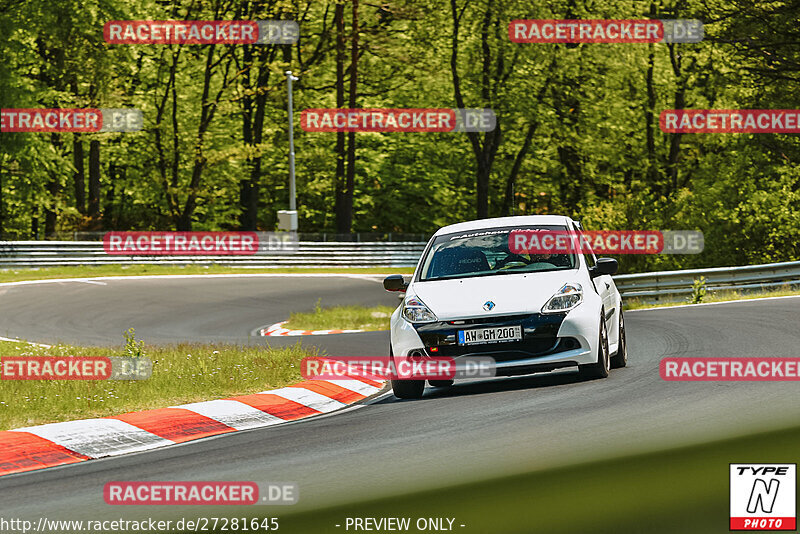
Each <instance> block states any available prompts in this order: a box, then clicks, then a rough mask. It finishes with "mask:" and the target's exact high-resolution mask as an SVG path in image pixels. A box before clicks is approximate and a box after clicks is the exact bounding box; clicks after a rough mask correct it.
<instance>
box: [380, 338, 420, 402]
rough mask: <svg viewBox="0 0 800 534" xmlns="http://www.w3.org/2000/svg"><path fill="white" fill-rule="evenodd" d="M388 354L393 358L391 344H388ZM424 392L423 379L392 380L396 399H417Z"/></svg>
mask: <svg viewBox="0 0 800 534" xmlns="http://www.w3.org/2000/svg"><path fill="white" fill-rule="evenodd" d="M389 356H390V357H392V358H394V351H392V347H391V345H390V346H389ZM424 392H425V381H424V380H392V393H394V396H395V397H397V398H398V399H419V398H421V397H422V394H423V393H424Z"/></svg>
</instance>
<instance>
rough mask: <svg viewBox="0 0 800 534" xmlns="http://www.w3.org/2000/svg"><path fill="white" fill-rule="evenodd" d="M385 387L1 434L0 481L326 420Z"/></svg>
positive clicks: (356, 380)
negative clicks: (289, 423) (323, 416)
mask: <svg viewBox="0 0 800 534" xmlns="http://www.w3.org/2000/svg"><path fill="white" fill-rule="evenodd" d="M385 384H386V381H385V380H384V379H383V378H381V377H376V376H372V375H364V376H353V377H350V378H347V379H342V380H307V381H305V382H301V383H299V384H294V385H292V386H288V387H284V388H280V389H274V390H269V391H262V392H260V393H255V394H252V395H243V396H238V397H231V398H228V399H222V400H213V401H207V402H195V403H192V404H183V405H180V406H172V407H170V408H160V409H156V410H145V411H142V412H130V413H126V414H122V415H116V416H113V417H105V418H102V419H83V420H78V421H67V422H64V423H51V424H47V425H40V426H32V427H27V428H17V429H14V430H7V431H0V476H3V475H10V474H12V473H22V472H24V471H33V470H36V469H43V468H45V467H54V466H57V465H65V464H72V463H77V462H83V461H86V460H92V459H95V458H104V457H108V456H119V455H121V454H127V453H131V452H139V451H146V450H150V449H155V448H158V447H165V446H167V445H174V444H176V443H183V442H186V441H191V440H195V439H200V438H205V437H209V436H215V435H218V434H226V433H230V432H237V431H239V430H247V429H251V428H261V427H266V426H271V425H276V424H280V423H284V422H287V421H295V420H298V419H303V418H306V417H311V416H314V415H320V414H325V413H329V412H333V411H335V410H339V409H341V408H344V407H346V406H348V405H351V404H354V403H356V402H358V401H361V400H363V399H366V398H367V397H370V396H372V395H375V394H377V393H379V392H380V391H381V390H382V389H383V387H384V385H385Z"/></svg>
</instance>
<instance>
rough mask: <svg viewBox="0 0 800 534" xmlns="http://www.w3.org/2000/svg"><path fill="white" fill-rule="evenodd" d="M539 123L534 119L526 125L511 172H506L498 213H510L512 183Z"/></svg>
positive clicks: (512, 198) (512, 199)
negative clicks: (501, 206) (501, 201)
mask: <svg viewBox="0 0 800 534" xmlns="http://www.w3.org/2000/svg"><path fill="white" fill-rule="evenodd" d="M538 126H539V124H538V123H537V122H536V121H534V122H532V123H531V124H530V125H529V126H528V131H527V132H526V133H525V141H524V142H523V143H522V148H520V149H519V152H517V157H516V158H514V165H513V166H512V167H511V172H510V173H509V174H508V180H507V181H506V193H505V196H504V197H503V208H502V209H501V210H500V215H502V216H503V217H505V216H507V215H509V214H510V211H511V206H512V204H513V203H514V184H515V183H516V181H517V176H518V175H519V170H520V168H521V167H522V162H523V161H524V160H525V156H526V155H527V154H528V150H529V149H530V147H531V141H532V140H533V134H534V133H536V128H538Z"/></svg>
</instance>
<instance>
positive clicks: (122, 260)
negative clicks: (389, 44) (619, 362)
mask: <svg viewBox="0 0 800 534" xmlns="http://www.w3.org/2000/svg"><path fill="white" fill-rule="evenodd" d="M424 248H425V243H423V242H419V241H406V242H362V243H357V242H325V241H317V242H314V241H300V243H299V248H298V250H297V251H296V252H282V253H271V254H267V255H256V256H116V255H109V254H106V252H105V251H104V250H103V244H102V242H99V241H7V242H0V268H14V267H23V268H24V267H61V266H69V265H113V264H122V265H126V264H127V265H131V264H163V265H211V264H216V265H225V266H233V267H241V268H260V269H268V268H285V267H319V268H325V267H332V268H336V267H377V268H381V267H387V268H388V267H399V268H409V269H411V268H413V267H414V266H416V264H417V260H418V259H419V256H420V254H421V253H422V251H423V249H424ZM701 276H703V277H705V279H706V282H705V287H706V289H707V290H708V291H718V290H724V289H736V290H750V289H765V288H770V287H780V286H786V285H789V286H797V285H800V261H796V262H787V263H769V264H766V265H747V266H743V267H716V268H711V269H688V270H682V271H661V272H651V273H637V274H623V275H617V276H615V277H614V281H615V282H616V284H617V287H618V288H619V291H620V293H621V294H622V296H623V297H626V298H640V299H642V300H650V301H653V300H676V299H679V298H684V297H685V296H686V295H688V294H691V292H692V283H693V282H694V280H695V279H698V278H700V277H701Z"/></svg>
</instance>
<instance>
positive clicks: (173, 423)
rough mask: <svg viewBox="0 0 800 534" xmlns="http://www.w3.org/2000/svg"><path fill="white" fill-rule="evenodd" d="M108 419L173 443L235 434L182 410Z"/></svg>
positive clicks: (219, 424) (209, 420)
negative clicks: (121, 422) (129, 425)
mask: <svg viewBox="0 0 800 534" xmlns="http://www.w3.org/2000/svg"><path fill="white" fill-rule="evenodd" d="M109 419H117V420H119V421H124V422H126V423H129V424H131V425H133V426H135V427H137V428H141V429H142V430H144V431H147V432H150V433H151V434H155V435H156V436H159V437H162V438H164V439H168V440H171V441H174V442H175V443H183V442H184V441H190V440H193V439H198V438H205V437H208V436H215V435H217V434H225V433H226V432H236V429H235V428H232V427H230V426H228V425H226V424H224V423H221V422H219V421H215V420H214V419H211V418H209V417H205V416H203V415H200V414H198V413H196V412H192V411H190V410H186V409H183V408H159V409H157V410H147V411H144V412H131V413H126V414H122V415H116V416H114V417H109Z"/></svg>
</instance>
